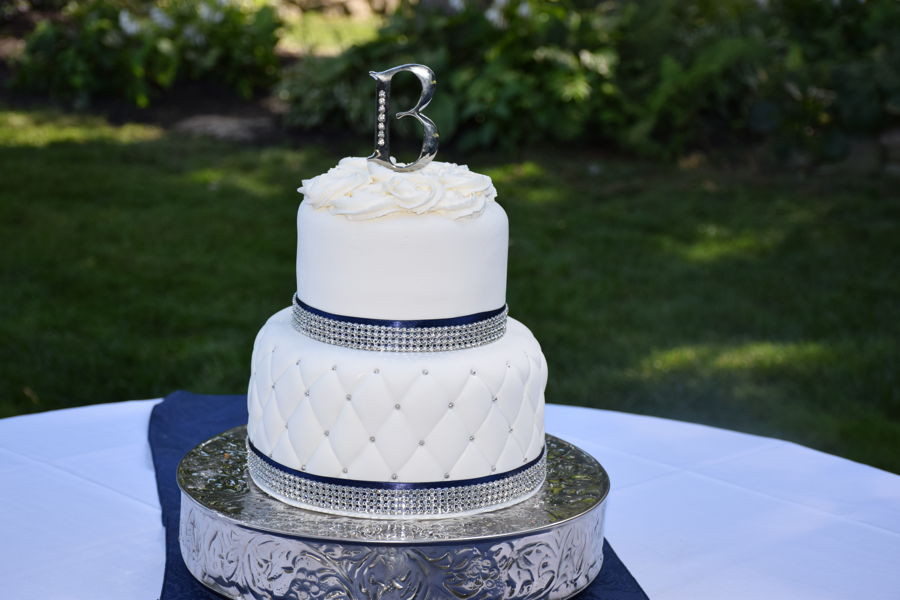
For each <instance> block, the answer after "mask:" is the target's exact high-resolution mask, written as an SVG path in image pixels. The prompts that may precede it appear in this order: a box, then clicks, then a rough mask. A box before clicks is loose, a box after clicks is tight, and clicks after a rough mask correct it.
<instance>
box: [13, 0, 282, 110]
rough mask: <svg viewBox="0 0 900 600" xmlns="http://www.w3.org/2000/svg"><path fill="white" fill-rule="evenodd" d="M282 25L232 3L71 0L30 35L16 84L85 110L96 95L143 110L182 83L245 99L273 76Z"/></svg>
mask: <svg viewBox="0 0 900 600" xmlns="http://www.w3.org/2000/svg"><path fill="white" fill-rule="evenodd" d="M278 27H279V20H278V17H277V16H276V14H275V11H274V10H273V9H272V8H271V7H268V6H264V5H260V6H255V5H251V4H242V3H238V2H232V1H229V0H160V1H159V2H155V3H149V7H148V3H143V2H129V1H128V0H87V1H81V2H74V3H71V4H70V5H69V7H68V8H67V9H66V11H64V14H63V18H62V19H61V20H60V21H59V22H49V21H43V22H41V23H40V24H39V25H38V26H37V28H36V29H35V30H34V32H33V33H31V34H30V35H29V36H28V39H27V43H26V47H25V52H24V56H23V57H22V59H21V61H20V62H19V64H18V65H17V68H16V78H15V82H16V84H18V85H20V86H21V87H24V88H26V89H30V90H33V91H38V92H50V93H53V94H56V95H59V96H63V97H68V98H72V99H73V100H74V101H75V103H76V104H77V105H85V104H88V103H89V102H90V101H91V99H92V98H94V97H95V96H97V95H110V96H118V97H123V98H126V99H128V100H130V101H132V102H134V103H135V104H137V105H138V106H146V105H147V104H148V103H149V102H150V98H151V96H152V94H153V93H154V92H155V91H157V90H160V89H166V88H169V87H171V86H172V85H173V84H174V83H175V82H176V81H178V80H181V79H201V78H210V79H213V78H215V79H217V80H220V81H222V82H224V83H226V84H227V85H229V86H231V87H233V88H234V89H235V90H236V91H237V92H239V93H240V94H241V95H243V96H250V95H252V93H253V92H254V90H257V89H259V88H263V87H265V86H267V85H270V84H271V83H272V82H273V81H274V80H275V78H276V77H277V59H276V56H275V44H276V42H277V36H276V32H277V30H278Z"/></svg>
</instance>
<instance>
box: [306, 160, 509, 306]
mask: <svg viewBox="0 0 900 600" xmlns="http://www.w3.org/2000/svg"><path fill="white" fill-rule="evenodd" d="M300 191H301V192H302V193H303V194H304V196H305V200H304V202H303V203H301V205H300V209H299V212H298V215H297V233H298V244H297V295H298V297H299V299H300V300H301V301H302V302H304V303H306V304H307V305H309V306H311V307H314V308H316V309H319V310H322V311H326V312H329V313H333V314H337V315H346V316H353V317H361V318H368V319H390V320H414V319H446V318H454V317H460V316H464V315H472V314H475V313H481V312H486V311H492V310H496V309H499V308H501V307H503V306H504V305H505V303H506V261H507V247H508V245H509V223H508V221H507V218H506V213H505V212H504V211H503V209H502V208H501V207H500V206H499V205H498V204H497V203H496V202H495V201H494V199H495V197H496V191H495V189H494V187H493V185H492V184H491V180H490V178H489V177H487V176H485V175H481V174H478V173H473V172H472V171H470V170H469V169H468V168H467V167H465V166H460V165H455V164H452V163H442V162H432V163H430V164H428V165H427V166H426V167H425V168H423V169H421V170H420V171H417V172H415V173H403V174H398V173H395V172H393V171H391V170H390V169H386V168H384V167H381V166H379V165H377V164H374V163H372V162H370V161H367V160H366V159H364V158H345V159H343V160H342V161H341V162H340V163H339V164H338V166H336V167H335V168H333V169H331V170H329V171H328V172H327V173H324V174H322V175H319V176H318V177H315V178H313V179H309V180H304V181H303V186H302V187H301V188H300ZM334 215H343V216H344V217H345V218H334Z"/></svg>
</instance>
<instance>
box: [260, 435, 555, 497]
mask: <svg viewBox="0 0 900 600" xmlns="http://www.w3.org/2000/svg"><path fill="white" fill-rule="evenodd" d="M247 447H248V448H250V450H251V451H252V452H253V453H254V454H256V456H258V457H259V458H260V459H261V460H263V461H264V462H265V463H266V464H267V465H269V466H271V467H274V468H276V469H278V470H279V471H282V472H284V473H287V474H288V475H293V476H294V477H300V478H301V479H308V480H310V481H316V482H319V483H330V484H333V485H344V486H351V487H361V488H369V489H373V490H432V489H442V488H452V487H463V486H469V485H477V484H479V483H490V482H492V481H497V480H499V479H506V478H507V477H512V476H513V475H517V474H519V473H521V472H522V471H525V470H527V469H530V468H531V467H533V466H534V465H536V464H537V463H538V462H539V461H540V460H541V458H543V456H544V448H541V451H540V453H539V454H538V455H537V458H535V459H534V460H532V461H530V462H528V463H525V464H524V465H522V466H521V467H516V468H515V469H513V470H512V471H506V472H505V473H498V474H496V475H486V476H484V477H476V478H474V479H457V480H455V481H430V482H425V483H407V482H389V481H366V480H363V479H341V478H339V477H325V476H323V475H313V474H312V473H307V472H305V471H297V470H296V469H291V468H289V467H286V466H284V465H282V464H280V463H278V462H276V461H274V460H272V459H271V458H269V457H268V456H266V455H265V454H263V453H262V452H260V450H259V449H258V448H257V447H256V446H254V445H253V442H251V441H250V438H249V437H248V438H247Z"/></svg>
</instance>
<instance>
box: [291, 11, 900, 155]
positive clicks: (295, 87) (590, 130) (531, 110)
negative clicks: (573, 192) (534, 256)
mask: <svg viewBox="0 0 900 600" xmlns="http://www.w3.org/2000/svg"><path fill="white" fill-rule="evenodd" d="M897 31H900V2H897V1H896V0H866V1H862V2H861V1H858V0H834V1H827V2H826V1H823V0H769V1H767V2H764V1H762V0H644V1H642V2H628V1H625V0H621V1H618V0H607V1H606V2H600V3H587V2H580V1H577V0H510V1H504V0H495V1H494V3H493V4H492V5H491V7H490V8H489V9H488V10H487V11H482V10H478V7H476V6H475V5H474V4H472V3H470V4H466V5H463V6H462V8H461V9H460V10H458V11H454V10H450V9H443V10H435V9H430V10H428V9H426V8H425V7H416V8H413V7H411V6H410V5H406V6H404V7H403V8H402V9H401V10H400V11H398V12H397V14H395V15H394V16H393V17H392V18H391V19H390V20H389V21H388V22H387V24H386V26H385V27H384V28H383V29H382V31H381V32H380V35H379V37H378V39H377V40H375V41H372V42H369V43H366V44H362V45H360V46H356V47H353V48H351V49H349V50H348V51H346V52H345V53H343V54H342V55H340V56H337V57H319V58H311V59H308V60H304V61H303V62H301V63H300V64H298V65H297V66H296V67H294V68H293V69H291V70H290V71H289V72H288V73H287V74H286V76H285V78H284V80H283V82H282V84H281V86H280V94H281V96H282V97H283V98H285V99H286V100H288V101H289V103H290V106H291V107H292V110H291V112H290V114H289V121H290V122H291V123H293V124H295V125H298V126H301V127H318V126H341V127H350V128H351V129H353V130H355V131H359V132H361V133H364V132H368V131H370V130H371V127H372V124H371V119H372V111H371V94H372V90H373V89H374V87H373V86H372V83H371V81H370V80H369V79H368V77H367V76H366V72H367V71H368V70H369V69H383V68H387V67H390V66H393V65H396V64H401V63H404V62H421V63H425V64H428V65H430V66H432V67H433V68H434V69H435V70H436V71H437V73H438V77H439V86H440V88H441V90H440V92H439V93H438V94H437V95H436V96H435V101H434V105H433V106H431V107H429V109H428V112H429V113H430V114H431V116H432V118H433V119H435V121H436V122H437V123H438V126H439V127H440V129H441V136H442V139H443V141H444V142H451V143H454V144H456V145H457V146H458V147H460V148H461V149H468V148H472V147H490V146H496V145H504V144H505V145H509V146H515V145H518V144H521V143H524V142H529V141H535V140H544V139H554V140H563V141H565V140H576V139H578V140H583V141H588V142H607V141H614V142H615V143H617V144H618V145H620V146H622V147H624V148H627V149H630V150H633V151H636V152H639V153H642V154H647V155H653V156H664V157H673V156H677V155H679V154H681V153H684V152H686V151H689V150H691V149H693V148H698V147H700V148H705V147H715V146H721V145H723V144H732V143H745V142H747V141H748V140H750V141H752V140H770V141H772V142H773V143H774V145H775V146H776V147H777V148H779V149H781V150H783V151H789V150H793V149H797V148H799V149H802V150H804V151H806V152H808V153H811V154H812V155H814V156H816V157H819V158H824V159H828V158H835V157H838V156H840V155H841V153H842V152H844V151H846V146H847V140H848V139H849V138H850V137H851V136H854V135H859V134H866V133H871V132H874V131H877V130H879V129H882V128H884V127H887V126H889V125H890V124H891V123H892V122H894V121H896V120H897V118H898V115H900V35H897Z"/></svg>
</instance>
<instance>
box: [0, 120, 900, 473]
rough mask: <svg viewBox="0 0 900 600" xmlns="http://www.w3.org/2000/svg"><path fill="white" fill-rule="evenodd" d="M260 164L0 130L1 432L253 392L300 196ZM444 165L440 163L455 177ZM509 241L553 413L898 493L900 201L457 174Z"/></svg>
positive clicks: (828, 192)
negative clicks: (766, 455) (635, 421)
mask: <svg viewBox="0 0 900 600" xmlns="http://www.w3.org/2000/svg"><path fill="white" fill-rule="evenodd" d="M368 142H369V140H367V139H365V140H360V143H359V147H358V148H354V149H347V148H328V147H322V146H312V145H307V146H304V147H303V148H302V149H300V150H297V149H292V148H287V147H268V148H258V147H246V146H241V145H230V144H223V143H213V142H209V141H203V140H199V139H186V138H184V137H182V136H177V135H170V134H166V133H165V132H164V131H161V130H159V129H155V128H148V127H144V126H134V125H129V126H123V127H116V126H111V125H109V124H108V123H106V122H104V121H102V120H98V119H95V118H90V117H76V116H70V115H60V114H54V113H46V112H22V111H17V112H16V111H2V110H0V236H2V239H3V245H2V250H0V290H2V294H0V337H2V339H3V340H4V343H3V344H2V345H0V415H11V414H18V413H22V412H31V411H37V410H48V409H53V408H60V407H65V406H72V405H78V404H85V403H93V402H106V401H114V400H122V399H127V398H146V397H152V396H159V395H163V394H165V393H167V392H169V391H171V390H173V389H178V388H182V389H191V390H195V391H199V392H208V393H242V392H243V391H244V390H245V388H246V382H247V377H248V369H249V356H250V349H251V345H252V341H253V338H254V336H255V334H256V332H257V330H258V328H259V327H260V325H261V324H262V323H263V322H264V320H265V319H266V317H267V316H268V315H270V314H271V313H273V312H274V311H275V310H277V309H279V308H281V307H283V306H286V305H287V304H288V302H289V301H290V297H291V295H292V293H293V291H294V290H293V288H294V282H295V273H294V258H295V245H296V229H295V228H296V209H297V203H298V201H299V199H300V197H299V195H298V194H297V193H296V191H295V190H296V188H297V186H298V185H299V183H300V179H302V178H306V177H309V176H311V175H315V174H318V173H321V172H323V171H325V170H326V169H328V168H329V167H331V166H333V165H334V163H335V162H336V161H337V160H338V159H339V158H340V157H341V156H343V155H346V154H349V153H353V152H355V153H363V152H366V151H367V150H368ZM444 155H446V156H444ZM442 158H444V159H445V160H456V161H458V162H466V163H468V164H469V165H470V166H472V168H474V169H476V170H479V171H483V172H486V173H489V174H490V175H491V176H492V177H493V178H494V182H495V184H496V187H497V189H498V192H499V200H500V202H501V204H502V205H503V206H504V208H505V209H506V211H507V213H508V214H509V218H510V234H511V239H510V262H509V282H508V284H509V285H508V299H509V305H510V308H511V313H512V315H513V316H514V317H515V318H517V319H519V320H521V321H523V322H525V323H526V324H527V325H528V326H529V327H530V328H531V329H532V330H533V331H534V333H535V335H536V336H537V338H538V339H539V340H540V342H541V345H542V347H543V349H544V352H545V353H546V355H547V359H548V361H549V365H550V382H549V385H548V389H547V399H548V401H550V402H559V403H572V404H582V405H587V406H596V407H601V408H610V409H615V410H626V411H633V412H641V413H647V414H654V415H658V416H664V417H672V418H678V419H685V420H690V421H698V422H703V423H709V424H712V425H717V426H723V427H730V428H733V429H739V430H742V431H749V432H755V433H760V434H764V435H773V436H778V437H784V438H787V439H790V440H793V441H796V442H799V443H803V444H807V445H810V446H813V447H816V448H820V449H823V450H826V451H829V452H834V453H837V454H840V455H844V456H848V457H851V458H855V459H857V460H862V461H864V462H867V463H871V464H875V465H878V466H881V467H885V468H889V469H893V470H898V471H900V380H898V379H900V375H898V365H900V302H898V298H900V261H897V260H896V257H897V256H900V197H898V194H896V192H895V185H893V184H892V182H891V181H888V180H885V181H879V180H877V179H868V180H858V181H854V180H848V179H842V180H835V179H821V180H815V179H814V180H809V181H798V180H796V179H795V178H788V177H767V178H751V177H748V176H746V175H736V174H726V173H720V172H715V171H701V170H699V169H698V170H694V171H689V172H686V171H681V170H678V169H675V168H668V167H665V166H659V165H653V164H646V163H634V162H620V161H610V160H607V159H604V158H602V157H596V156H590V155H587V154H583V153H576V152H572V151H571V150H570V149H566V151H565V152H563V151H560V150H556V149H552V148H551V149H547V150H546V151H545V152H530V153H527V152H526V153H523V155H522V156H520V157H518V158H516V159H515V160H511V159H504V158H502V157H496V156H489V155H485V156H480V157H479V156H453V155H452V154H450V153H449V152H444V153H443V154H442Z"/></svg>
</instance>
